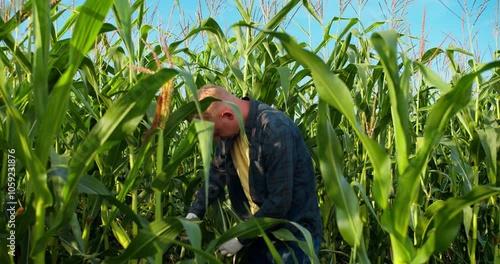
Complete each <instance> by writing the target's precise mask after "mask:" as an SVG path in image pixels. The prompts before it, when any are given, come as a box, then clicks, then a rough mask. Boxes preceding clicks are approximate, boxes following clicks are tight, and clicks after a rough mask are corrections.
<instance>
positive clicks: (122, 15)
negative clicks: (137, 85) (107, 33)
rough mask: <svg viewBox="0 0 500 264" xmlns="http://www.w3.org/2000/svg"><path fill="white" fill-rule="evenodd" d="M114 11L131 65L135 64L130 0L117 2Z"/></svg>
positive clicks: (117, 0)
mask: <svg viewBox="0 0 500 264" xmlns="http://www.w3.org/2000/svg"><path fill="white" fill-rule="evenodd" d="M113 10H114V13H115V17H116V22H117V24H118V32H120V35H121V37H122V40H123V42H124V43H125V47H126V48H127V52H128V54H129V56H130V58H131V61H130V62H131V63H134V62H135V56H134V54H135V53H134V42H133V41H132V18H131V16H132V7H131V6H130V2H129V1H128V0H115V3H114V5H113Z"/></svg>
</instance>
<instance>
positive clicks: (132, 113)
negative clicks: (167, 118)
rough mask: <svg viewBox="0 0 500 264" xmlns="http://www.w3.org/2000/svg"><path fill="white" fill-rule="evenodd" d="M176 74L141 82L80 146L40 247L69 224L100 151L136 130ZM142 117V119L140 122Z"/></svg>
mask: <svg viewBox="0 0 500 264" xmlns="http://www.w3.org/2000/svg"><path fill="white" fill-rule="evenodd" d="M176 74H177V71H175V70H171V69H163V70H161V71H159V72H158V73H156V74H154V75H151V76H147V77H145V78H143V79H141V80H140V81H139V82H138V83H137V85H135V86H134V87H133V88H132V89H131V90H130V91H129V92H127V93H125V94H124V95H122V96H121V97H120V98H119V99H118V100H117V101H116V102H115V103H114V104H113V105H112V106H111V107H110V108H109V109H108V110H107V112H106V114H105V115H104V116H103V117H102V118H101V119H100V120H99V122H98V123H97V124H96V125H95V126H94V127H93V128H92V130H91V131H90V133H89V135H88V136H87V138H86V140H85V141H84V142H83V143H82V144H81V145H80V146H79V148H78V149H77V150H76V152H75V153H74V154H73V157H72V160H71V161H70V164H69V170H70V171H69V175H68V182H67V184H66V185H65V188H64V193H63V197H64V199H65V203H64V208H63V210H62V212H61V213H59V214H58V215H57V218H56V219H55V221H54V222H53V225H52V228H51V229H50V230H49V231H47V234H46V235H45V236H44V240H43V242H40V243H42V244H43V243H44V242H45V243H46V241H47V240H46V239H48V238H49V237H50V236H51V235H52V232H55V231H56V230H57V229H58V228H59V226H60V225H63V224H64V223H66V222H67V221H69V219H70V218H69V217H70V216H71V213H72V212H74V207H75V206H76V194H77V186H78V183H79V181H80V179H81V177H82V176H83V175H84V174H85V173H86V170H87V169H88V168H89V166H90V165H91V163H92V160H93V159H94V157H95V155H96V154H97V153H98V151H99V150H100V148H101V147H103V146H104V144H105V143H106V142H107V141H108V139H109V138H110V137H111V136H112V135H113V134H114V133H115V132H116V131H119V132H121V133H124V132H126V130H127V129H125V128H124V127H128V128H131V127H133V123H134V122H135V126H137V124H138V123H139V122H140V120H141V118H142V116H143V115H144V113H145V112H146V110H147V107H148V106H149V103H150V102H151V101H152V99H153V98H154V96H155V94H156V92H157V91H158V89H159V88H160V87H161V85H163V84H164V83H165V82H167V81H168V80H169V79H171V78H173V76H175V75H176ZM138 116H140V117H141V118H138ZM115 135H116V134H115ZM124 135H125V134H123V136H124ZM36 250H43V248H42V246H41V245H38V246H36Z"/></svg>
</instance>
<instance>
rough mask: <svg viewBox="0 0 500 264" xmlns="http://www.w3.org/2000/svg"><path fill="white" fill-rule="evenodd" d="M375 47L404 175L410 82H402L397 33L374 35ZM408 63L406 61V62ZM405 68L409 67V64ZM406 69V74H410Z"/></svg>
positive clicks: (397, 157) (408, 124)
mask: <svg viewBox="0 0 500 264" xmlns="http://www.w3.org/2000/svg"><path fill="white" fill-rule="evenodd" d="M371 42H372V44H373V47H374V48H375V50H376V51H377V53H378V54H379V56H380V62H381V63H382V66H383V68H384V72H385V78H386V81H387V86H388V90H389V97H390V100H391V113H392V115H391V117H392V122H393V127H394V136H395V137H394V138H395V143H396V145H395V150H396V161H397V165H398V166H397V169H398V172H399V174H401V173H403V171H404V170H405V169H406V166H408V155H409V148H410V139H409V135H410V133H409V131H410V120H409V113H408V98H407V97H408V84H407V83H405V81H408V80H407V79H406V78H405V79H402V80H400V77H399V71H400V69H399V67H398V62H397V59H398V58H397V42H398V35H397V33H396V32H395V31H385V32H379V33H373V35H372V37H371ZM405 61H406V60H405ZM405 66H409V65H408V64H407V65H405ZM408 68H409V67H405V72H407V73H408Z"/></svg>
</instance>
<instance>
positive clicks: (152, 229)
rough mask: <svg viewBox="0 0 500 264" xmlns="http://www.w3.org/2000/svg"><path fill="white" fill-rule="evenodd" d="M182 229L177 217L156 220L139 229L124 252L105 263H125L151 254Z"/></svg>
mask: <svg viewBox="0 0 500 264" xmlns="http://www.w3.org/2000/svg"><path fill="white" fill-rule="evenodd" d="M181 230H182V224H181V223H180V221H179V220H177V219H175V218H166V219H163V220H157V221H154V222H153V223H151V224H150V225H149V226H148V227H146V228H142V229H140V230H139V234H138V235H137V236H136V237H135V238H134V239H132V241H131V242H130V244H129V245H128V247H127V248H125V250H124V251H123V253H122V254H120V255H119V256H117V257H113V258H109V259H106V260H104V262H103V263H125V262H127V261H129V260H131V259H139V258H144V257H148V256H151V255H153V254H155V253H156V252H157V251H158V250H159V249H160V248H164V247H165V246H166V245H168V243H172V241H173V240H175V239H176V238H177V236H178V235H179V233H180V232H181ZM160 240H161V243H160ZM159 244H161V246H162V247H160V246H159Z"/></svg>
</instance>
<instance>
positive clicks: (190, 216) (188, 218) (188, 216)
mask: <svg viewBox="0 0 500 264" xmlns="http://www.w3.org/2000/svg"><path fill="white" fill-rule="evenodd" d="M195 218H199V217H198V216H197V215H195V214H193V213H188V214H187V215H186V219H187V220H190V219H195Z"/></svg>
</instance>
